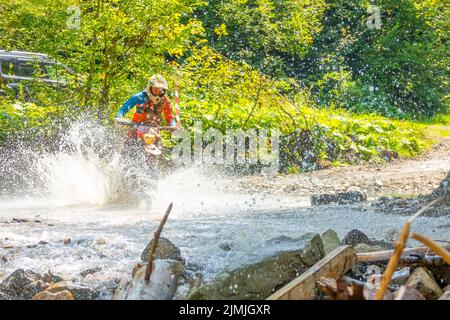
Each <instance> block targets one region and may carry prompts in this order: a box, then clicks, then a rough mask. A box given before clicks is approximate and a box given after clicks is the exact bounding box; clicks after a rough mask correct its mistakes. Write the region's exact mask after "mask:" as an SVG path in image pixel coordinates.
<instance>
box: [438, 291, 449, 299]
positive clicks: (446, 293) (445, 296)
mask: <svg viewBox="0 0 450 320" xmlns="http://www.w3.org/2000/svg"><path fill="white" fill-rule="evenodd" d="M438 300H450V291H445V292H444V294H443V295H442V296H441V297H440V298H439V299H438Z"/></svg>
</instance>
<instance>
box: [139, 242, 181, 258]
mask: <svg viewBox="0 0 450 320" xmlns="http://www.w3.org/2000/svg"><path fill="white" fill-rule="evenodd" d="M152 244H153V239H152V240H151V241H150V243H149V244H148V245H147V246H146V247H145V249H144V251H143V252H142V254H141V260H142V261H143V262H147V261H148V254H149V251H150V248H151V247H152ZM155 259H161V260H166V259H170V260H177V261H180V262H184V261H183V258H182V257H181V251H180V249H179V248H178V247H177V246H176V245H174V244H173V243H172V242H170V241H169V239H167V238H164V237H160V238H159V240H158V247H156V251H155Z"/></svg>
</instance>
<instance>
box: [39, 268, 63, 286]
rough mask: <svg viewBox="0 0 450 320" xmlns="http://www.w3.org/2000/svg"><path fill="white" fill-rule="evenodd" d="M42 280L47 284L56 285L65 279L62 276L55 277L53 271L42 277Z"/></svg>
mask: <svg viewBox="0 0 450 320" xmlns="http://www.w3.org/2000/svg"><path fill="white" fill-rule="evenodd" d="M42 280H43V281H44V282H45V283H49V284H51V283H56V282H60V281H63V280H64V279H63V278H61V277H60V276H57V275H54V274H53V273H51V271H50V270H49V271H47V273H45V274H44V276H43V277H42Z"/></svg>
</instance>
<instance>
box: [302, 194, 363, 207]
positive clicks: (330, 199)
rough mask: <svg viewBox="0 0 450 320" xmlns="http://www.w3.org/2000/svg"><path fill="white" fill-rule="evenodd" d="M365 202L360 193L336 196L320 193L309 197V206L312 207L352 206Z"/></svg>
mask: <svg viewBox="0 0 450 320" xmlns="http://www.w3.org/2000/svg"><path fill="white" fill-rule="evenodd" d="M366 200H367V196H366V194H365V193H363V192H361V191H349V192H342V193H336V194H326V193H322V194H313V195H312V196H311V204H312V205H314V206H319V205H324V204H352V203H357V202H362V201H366Z"/></svg>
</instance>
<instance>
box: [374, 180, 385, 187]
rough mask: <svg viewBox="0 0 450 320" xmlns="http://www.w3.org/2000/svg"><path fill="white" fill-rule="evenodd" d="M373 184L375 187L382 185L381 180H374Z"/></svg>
mask: <svg viewBox="0 0 450 320" xmlns="http://www.w3.org/2000/svg"><path fill="white" fill-rule="evenodd" d="M375 185H376V186H377V187H382V186H383V182H381V181H380V180H375Z"/></svg>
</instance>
